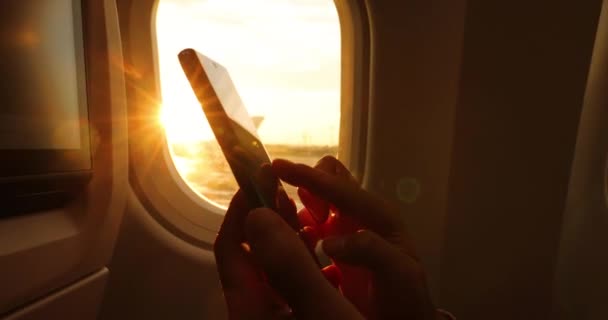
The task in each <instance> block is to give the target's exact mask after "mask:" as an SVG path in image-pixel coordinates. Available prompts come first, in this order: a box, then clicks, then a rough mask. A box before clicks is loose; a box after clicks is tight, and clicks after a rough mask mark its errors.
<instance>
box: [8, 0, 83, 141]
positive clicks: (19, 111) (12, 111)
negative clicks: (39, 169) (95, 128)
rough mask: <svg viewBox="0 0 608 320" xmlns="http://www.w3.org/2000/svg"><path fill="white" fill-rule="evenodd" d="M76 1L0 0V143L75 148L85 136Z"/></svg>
mask: <svg viewBox="0 0 608 320" xmlns="http://www.w3.org/2000/svg"><path fill="white" fill-rule="evenodd" d="M79 11H80V3H79V1H74V0H19V1H2V2H1V3H0V37H1V38H0V76H1V77H2V80H1V81H0V103H1V104H2V106H1V108H0V149H4V150H7V149H18V150H40V149H43V150H58V149H60V150H70V149H80V148H81V146H82V144H83V139H88V135H87V133H86V132H84V135H85V136H83V130H82V126H83V124H85V123H86V122H87V121H88V119H87V109H86V83H85V82H86V81H85V75H84V53H83V50H84V49H83V40H82V21H80V19H81V18H80V14H78V12H79Z"/></svg>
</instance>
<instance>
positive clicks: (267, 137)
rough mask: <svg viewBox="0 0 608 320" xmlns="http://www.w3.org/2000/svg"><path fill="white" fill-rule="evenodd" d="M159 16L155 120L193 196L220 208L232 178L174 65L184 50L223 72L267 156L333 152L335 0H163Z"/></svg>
mask: <svg viewBox="0 0 608 320" xmlns="http://www.w3.org/2000/svg"><path fill="white" fill-rule="evenodd" d="M157 12H158V13H157V20H156V28H157V42H158V55H159V64H160V79H161V89H162V101H163V106H162V112H161V117H160V118H161V123H162V125H163V126H164V128H165V130H166V134H167V139H168V142H169V144H170V149H171V154H172V158H173V161H174V163H175V165H176V168H177V170H178V171H179V173H180V175H181V176H182V178H183V179H184V180H185V181H186V182H187V183H188V185H189V186H190V187H191V188H192V189H193V190H195V191H196V192H197V193H198V194H200V195H201V196H203V197H204V198H206V199H208V200H210V201H212V202H214V203H216V204H218V205H220V206H226V205H227V204H228V202H229V201H230V198H231V197H232V195H233V194H234V192H235V191H236V190H237V184H236V181H235V180H234V178H233V176H232V173H231V172H230V168H229V167H228V164H227V163H226V161H225V159H224V157H223V155H222V153H221V150H220V148H219V145H218V144H217V142H215V139H214V137H213V134H212V132H211V129H210V128H209V125H208V122H207V120H206V118H205V116H204V114H203V112H202V110H201V108H200V105H199V104H198V101H197V100H196V97H195V96H194V93H193V92H192V90H191V88H190V85H189V83H188V81H187V79H186V77H185V76H184V74H183V72H182V69H181V67H180V65H179V61H178V59H177V54H178V53H179V52H180V51H181V50H182V49H185V48H194V49H196V50H197V51H199V52H201V53H203V54H205V55H207V56H209V57H210V58H212V59H214V60H216V61H218V62H219V63H221V64H223V65H224V66H225V67H226V68H227V69H228V71H229V72H230V75H231V77H232V79H233V81H234V83H235V85H236V87H237V89H238V92H239V94H240V95H241V97H242V99H243V101H244V103H245V106H246V107H247V109H248V111H249V114H250V115H252V117H253V118H254V122H255V123H256V125H257V126H258V133H259V135H260V138H261V139H262V141H263V142H264V144H265V145H266V148H267V150H268V152H269V153H270V156H271V158H277V157H281V158H287V159H290V160H292V161H296V162H302V163H307V164H310V165H313V164H314V163H316V161H317V160H318V159H320V158H321V157H322V156H324V155H326V154H332V155H336V153H337V150H338V147H337V145H338V134H339V129H340V128H339V123H340V24H339V21H338V14H337V12H336V7H335V5H334V3H333V0H160V3H159V6H158V11H157ZM293 191H294V190H293V189H290V188H288V192H289V193H291V195H292V197H294V196H295V195H294V194H293ZM296 198H297V197H294V199H296Z"/></svg>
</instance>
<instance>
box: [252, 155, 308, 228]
mask: <svg viewBox="0 0 608 320" xmlns="http://www.w3.org/2000/svg"><path fill="white" fill-rule="evenodd" d="M254 179H255V181H256V183H257V188H258V191H257V192H258V194H259V196H260V198H262V199H264V200H263V203H264V205H265V206H266V207H267V208H270V209H273V210H276V211H277V212H278V213H279V215H280V216H281V217H282V218H283V219H285V221H286V222H287V223H288V224H289V225H290V226H291V228H292V229H293V230H294V231H297V230H299V229H300V224H299V221H298V217H297V214H296V208H295V205H292V203H291V201H290V200H289V197H288V196H287V193H286V192H285V190H284V189H283V187H282V186H281V187H279V185H280V183H279V179H278V178H277V177H276V175H275V174H274V172H273V170H272V167H271V165H270V164H269V163H265V164H263V165H262V166H261V167H260V168H259V169H258V170H257V171H256V173H255V178H254Z"/></svg>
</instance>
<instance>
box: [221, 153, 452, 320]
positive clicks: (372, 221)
mask: <svg viewBox="0 0 608 320" xmlns="http://www.w3.org/2000/svg"><path fill="white" fill-rule="evenodd" d="M272 169H273V170H272V171H273V172H274V173H275V174H276V175H277V176H278V177H279V178H281V179H282V180H284V181H285V182H287V183H289V184H292V185H295V186H297V187H299V190H298V193H299V196H300V198H301V200H302V202H303V203H304V205H305V209H303V210H301V211H300V213H299V214H298V218H299V221H300V224H301V225H302V226H303V228H302V229H301V230H300V232H299V235H300V236H298V233H296V231H295V230H294V228H293V223H290V224H288V223H286V222H285V221H293V220H294V218H295V215H296V212H295V206H294V204H293V202H292V201H290V200H289V199H288V198H286V195H285V194H284V193H283V192H279V194H278V195H277V208H278V209H277V211H279V213H280V214H277V213H276V212H274V211H273V210H270V209H266V208H259V209H254V210H251V209H252V208H251V207H250V206H249V204H248V203H247V199H246V197H245V196H244V194H243V193H242V192H240V191H239V192H238V193H237V194H236V195H235V197H234V198H233V200H232V202H231V204H230V207H229V209H228V212H227V213H226V217H225V220H224V223H223V224H222V227H221V229H220V232H219V234H218V238H217V240H216V243H215V248H214V249H215V255H216V260H217V266H218V271H219V274H220V280H221V282H222V286H223V289H224V294H225V298H226V303H227V306H228V312H229V316H230V318H231V319H291V318H295V319H332V320H340V319H364V318H365V319H438V318H440V317H439V316H438V315H437V314H436V312H435V308H434V306H433V303H432V301H431V299H430V297H429V293H428V290H427V287H426V283H425V276H424V271H423V269H422V267H421V265H420V263H419V261H418V260H417V257H416V255H415V252H414V250H413V248H412V246H411V242H410V241H409V239H408V237H407V234H406V232H405V225H404V222H403V221H402V220H401V218H400V217H399V214H398V210H396V209H394V208H392V207H391V206H390V205H388V204H387V203H385V202H384V201H382V200H381V199H379V198H378V197H376V196H374V195H372V194H370V193H369V192H366V191H364V190H363V189H361V188H360V187H359V185H358V184H357V182H356V180H355V179H354V178H353V177H352V176H351V174H350V173H349V172H348V170H347V169H346V168H345V167H344V166H343V165H342V164H341V163H340V162H339V161H338V160H336V159H335V158H332V157H325V158H323V159H321V161H319V163H318V164H317V165H316V166H315V168H311V167H308V166H305V165H301V164H294V163H291V162H288V161H285V160H276V161H274V162H273V164H272ZM269 181H270V180H269ZM269 186H271V185H270V184H269ZM290 225H291V226H290ZM319 239H325V240H324V241H323V248H324V251H325V252H326V254H327V255H328V256H330V257H331V258H332V260H333V262H334V264H332V265H330V266H328V267H326V268H324V269H323V270H322V271H321V270H319V266H318V264H317V263H316V262H315V258H314V257H313V255H312V254H311V250H312V248H313V247H314V244H315V243H316V241H317V240H319ZM302 240H304V241H302ZM244 243H247V244H248V245H244ZM328 280H329V281H328ZM336 286H337V287H338V288H339V289H336V288H335V287H336Z"/></svg>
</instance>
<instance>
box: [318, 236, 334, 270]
mask: <svg viewBox="0 0 608 320" xmlns="http://www.w3.org/2000/svg"><path fill="white" fill-rule="evenodd" d="M315 256H316V257H317V260H318V261H319V265H320V266H321V267H322V268H323V267H326V266H329V265H331V260H330V259H329V256H328V255H327V254H326V253H325V252H324V250H323V240H321V241H319V242H317V245H316V246H315Z"/></svg>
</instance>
